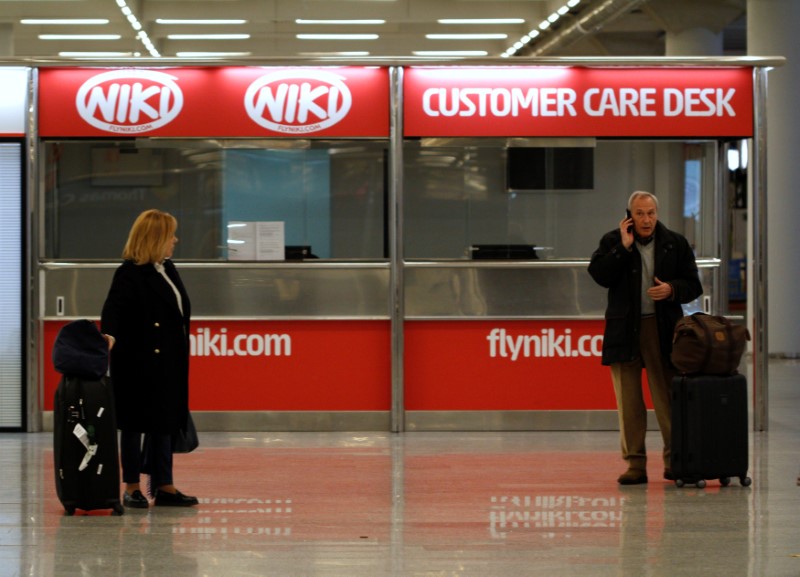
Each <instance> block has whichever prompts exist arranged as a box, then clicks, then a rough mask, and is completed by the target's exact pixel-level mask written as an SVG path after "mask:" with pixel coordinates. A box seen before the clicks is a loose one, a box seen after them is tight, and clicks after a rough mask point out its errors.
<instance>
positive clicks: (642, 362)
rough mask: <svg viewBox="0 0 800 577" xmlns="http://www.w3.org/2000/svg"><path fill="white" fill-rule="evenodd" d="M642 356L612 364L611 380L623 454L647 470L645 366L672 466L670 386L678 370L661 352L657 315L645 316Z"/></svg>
mask: <svg viewBox="0 0 800 577" xmlns="http://www.w3.org/2000/svg"><path fill="white" fill-rule="evenodd" d="M639 334H640V345H639V346H640V351H641V358H639V359H636V360H634V361H630V362H627V363H614V364H612V365H611V380H612V381H613V382H614V394H615V395H616V397H617V412H618V415H619V430H620V443H621V447H622V458H623V459H625V461H627V462H628V467H629V468H630V469H637V470H642V471H645V470H647V451H646V448H645V436H646V434H647V408H646V406H645V403H644V393H643V390H642V369H643V368H644V370H645V371H647V383H648V385H649V387H650V396H651V397H652V399H653V408H654V409H655V413H656V420H657V421H658V427H659V429H661V437H662V439H663V440H664V453H663V458H664V467H665V468H669V466H670V461H669V459H670V445H671V443H672V413H671V406H670V403H671V399H670V387H671V384H672V377H673V376H674V374H675V373H674V371H673V369H672V367H671V366H670V364H669V363H668V362H666V361H665V360H664V359H663V358H662V356H661V349H660V346H659V342H658V326H657V323H656V318H655V317H654V316H651V317H644V318H642V325H641V331H640V333H639Z"/></svg>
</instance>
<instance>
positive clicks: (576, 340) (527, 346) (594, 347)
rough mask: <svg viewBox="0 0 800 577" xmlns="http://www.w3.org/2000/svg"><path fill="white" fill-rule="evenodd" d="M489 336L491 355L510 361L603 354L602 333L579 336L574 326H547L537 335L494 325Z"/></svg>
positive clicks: (597, 355) (487, 337)
mask: <svg viewBox="0 0 800 577" xmlns="http://www.w3.org/2000/svg"><path fill="white" fill-rule="evenodd" d="M486 340H487V341H488V342H489V356H490V357H492V358H495V357H500V358H505V359H509V360H511V361H516V360H518V359H520V358H526V359H527V358H531V357H536V358H548V357H600V356H602V354H603V335H581V336H576V335H573V334H572V329H564V330H563V331H559V330H556V329H553V328H545V329H542V330H541V331H540V333H539V334H538V335H514V334H509V332H508V331H507V330H506V329H501V328H494V329H492V330H491V331H489V334H488V335H487V336H486Z"/></svg>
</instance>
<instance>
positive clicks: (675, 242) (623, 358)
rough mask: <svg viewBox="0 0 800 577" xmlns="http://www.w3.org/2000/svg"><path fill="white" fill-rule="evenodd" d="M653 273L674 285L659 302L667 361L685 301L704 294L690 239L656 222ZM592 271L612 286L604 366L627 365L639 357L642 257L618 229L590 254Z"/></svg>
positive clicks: (600, 281) (599, 280) (602, 283)
mask: <svg viewBox="0 0 800 577" xmlns="http://www.w3.org/2000/svg"><path fill="white" fill-rule="evenodd" d="M655 235H656V236H655V240H654V241H653V242H655V256H654V258H655V264H654V273H653V274H654V275H655V276H656V277H658V279H659V280H661V281H662V282H667V283H669V284H670V285H672V297H671V298H670V299H667V300H662V301H656V303H655V307H656V319H657V321H658V336H659V342H660V346H661V354H662V355H663V356H664V358H665V359H666V360H667V361H669V357H670V353H671V351H672V333H673V331H674V330H675V324H676V323H677V322H678V320H679V319H680V318H681V317H682V316H683V309H682V308H681V304H683V303H688V302H691V301H693V300H694V299H696V298H697V297H699V296H700V295H701V294H703V286H702V285H701V284H700V278H699V277H698V274H697V263H696V262H695V259H694V252H693V251H692V247H691V246H689V242H688V241H687V240H686V238H684V237H683V236H681V235H680V234H678V233H676V232H673V231H671V230H669V229H668V228H667V227H666V226H664V225H663V224H661V223H660V222H657V223H656V232H655ZM589 274H590V275H592V278H593V279H594V280H595V282H597V284H599V285H600V286H603V287H605V288H607V289H608V306H607V308H606V314H605V318H606V327H605V334H604V337H603V358H602V363H603V364H604V365H610V364H612V363H623V362H627V361H631V360H633V359H636V358H637V357H639V330H640V324H641V322H640V321H641V308H642V299H641V293H642V257H641V254H640V253H639V251H638V250H637V248H636V243H633V250H632V251H628V250H626V249H625V247H624V246H623V245H622V235H621V233H620V231H619V229H615V230H612V231H611V232H609V233H607V234H605V235H604V236H603V238H602V239H601V240H600V246H599V247H598V248H597V250H596V251H595V252H594V254H592V259H591V261H590V262H589Z"/></svg>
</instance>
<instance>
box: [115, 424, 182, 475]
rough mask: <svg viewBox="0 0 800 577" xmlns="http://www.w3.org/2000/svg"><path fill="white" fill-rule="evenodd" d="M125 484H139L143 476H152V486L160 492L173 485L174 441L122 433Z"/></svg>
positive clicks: (120, 444) (166, 438) (121, 459)
mask: <svg viewBox="0 0 800 577" xmlns="http://www.w3.org/2000/svg"><path fill="white" fill-rule="evenodd" d="M119 448H120V461H121V463H122V482H123V483H138V482H139V476H140V475H141V474H142V473H147V474H149V475H150V486H151V487H152V488H153V489H157V488H158V487H161V486H163V485H171V484H172V437H171V436H170V435H158V434H153V433H147V434H146V435H144V440H142V433H131V432H129V431H122V432H121V433H120V441H119Z"/></svg>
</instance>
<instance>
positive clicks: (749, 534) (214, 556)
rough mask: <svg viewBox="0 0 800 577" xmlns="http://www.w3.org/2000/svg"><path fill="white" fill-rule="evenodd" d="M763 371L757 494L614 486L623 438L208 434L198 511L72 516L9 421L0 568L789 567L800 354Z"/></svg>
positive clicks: (795, 509) (334, 571) (777, 570)
mask: <svg viewBox="0 0 800 577" xmlns="http://www.w3.org/2000/svg"><path fill="white" fill-rule="evenodd" d="M769 378H770V428H769V431H768V432H766V433H757V434H755V433H754V434H752V435H751V451H750V460H751V467H750V476H751V477H752V479H753V484H752V486H751V487H747V488H745V487H742V486H740V485H739V483H738V481H736V480H734V482H733V483H732V484H731V486H729V487H724V488H723V487H720V485H719V483H717V482H716V481H710V482H709V484H708V486H707V487H706V488H705V489H698V488H696V487H693V486H691V487H683V488H678V487H676V486H675V485H674V484H673V483H669V482H666V481H663V480H661V478H660V474H661V468H660V466H659V461H660V460H659V459H655V458H654V459H651V466H650V471H649V474H650V479H651V480H650V483H649V484H648V485H639V486H631V487H620V486H618V485H617V483H616V477H617V475H619V473H621V472H622V470H623V468H624V467H623V464H622V462H621V461H620V459H619V456H618V452H617V447H618V435H617V433H615V432H601V433H572V432H570V433H566V432H565V433H552V432H541V433H538V432H537V433H528V432H526V433H520V432H514V433H407V434H401V435H392V434H388V433H378V434H346V433H330V434H320V433H288V434H276V433H259V434H225V433H201V443H202V447H201V448H200V449H198V450H197V451H196V452H194V453H192V454H189V455H178V456H176V465H175V472H176V484H177V485H178V486H179V488H181V489H182V490H184V492H187V493H190V494H196V495H198V496H199V497H200V499H201V503H200V506H199V507H196V508H193V509H188V510H186V509H172V508H162V507H159V508H151V509H149V510H130V509H129V510H127V511H126V513H125V515H123V516H121V517H111V516H75V517H67V516H65V515H64V514H63V509H62V508H61V505H60V503H59V502H58V500H57V498H56V495H55V489H54V483H53V466H52V458H53V455H52V439H51V435H50V434H49V433H41V434H38V433H37V434H16V433H14V434H8V433H6V434H2V433H0V577H6V576H31V577H47V576H64V577H66V576H76V577H114V576H126V577H128V576H145V575H146V576H158V577H161V576H163V577H188V576H192V577H194V576H198V577H200V576H203V577H249V576H270V577H308V576H331V577H334V576H335V577H345V576H346V577H361V576H363V577H382V576H392V577H401V576H402V577H462V576H463V577H504V576H513V577H519V576H534V575H535V576H539V575H541V576H548V577H556V576H558V577H569V576H572V575H586V576H606V575H609V576H610V575H614V576H632V577H642V576H649V575H664V576H669V577H680V576H692V577H696V576H699V575H709V576H726V577H738V576H748V577H750V576H752V577H755V576H758V577H761V576H767V577H779V576H792V577H797V576H798V575H800V522H798V520H799V519H798V518H799V517H800V486H798V485H797V478H798V475H799V474H800V470H798V465H800V411H798V409H800V362H798V361H772V362H771V363H770V368H769ZM609 386H610V385H609ZM648 443H649V450H650V453H651V455H652V456H655V455H657V454H658V451H660V440H659V435H658V433H657V432H655V431H653V432H651V433H650V434H649V436H648Z"/></svg>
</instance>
